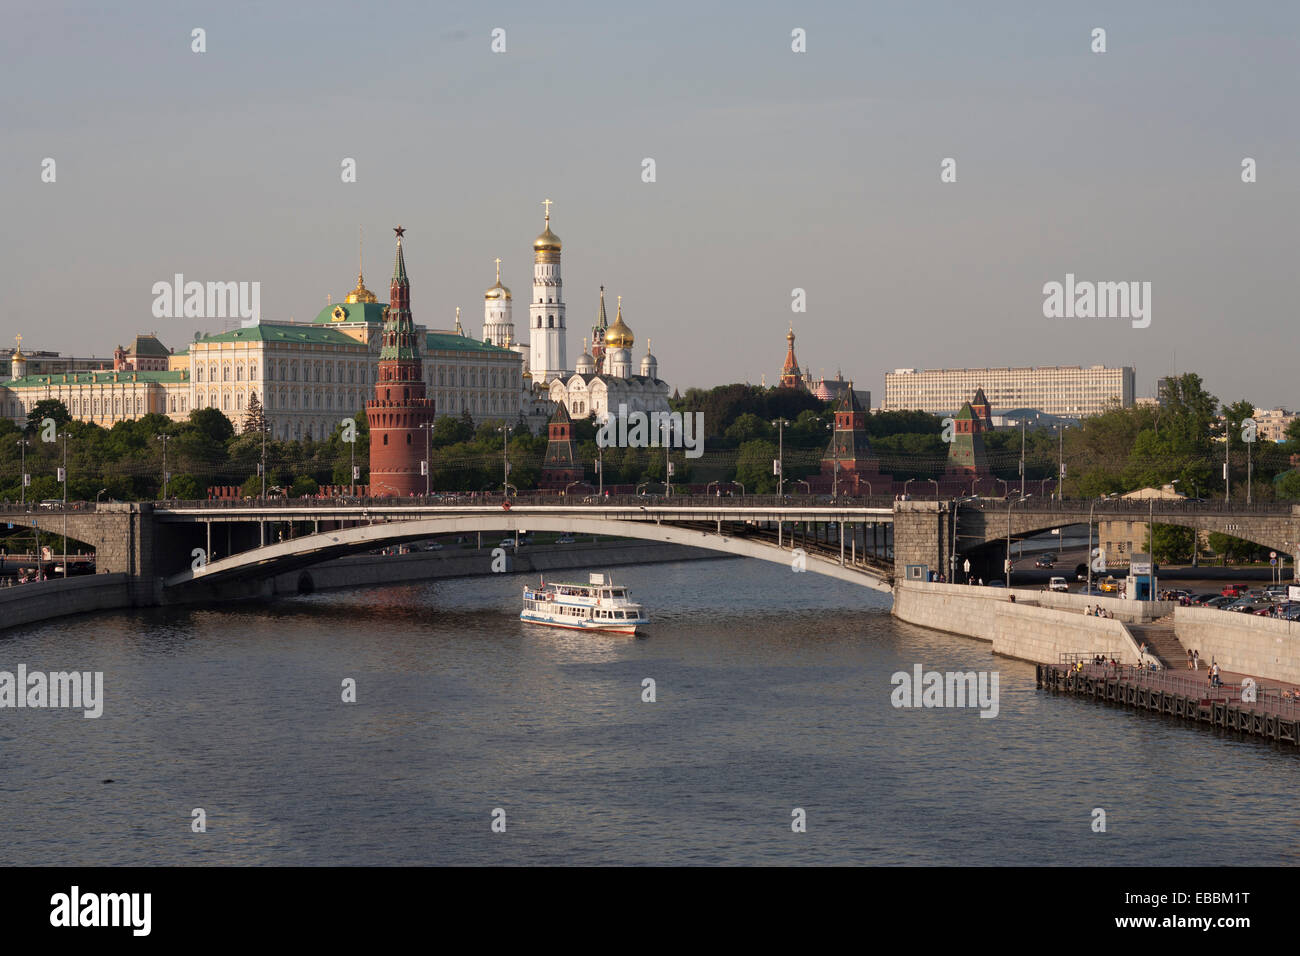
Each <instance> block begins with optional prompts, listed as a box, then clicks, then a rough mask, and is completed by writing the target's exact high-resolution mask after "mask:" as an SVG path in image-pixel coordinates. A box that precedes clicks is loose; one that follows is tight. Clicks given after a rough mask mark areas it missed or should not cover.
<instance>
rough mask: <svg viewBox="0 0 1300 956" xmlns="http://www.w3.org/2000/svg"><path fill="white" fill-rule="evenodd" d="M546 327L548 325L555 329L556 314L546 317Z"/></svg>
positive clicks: (549, 327)
mask: <svg viewBox="0 0 1300 956" xmlns="http://www.w3.org/2000/svg"><path fill="white" fill-rule="evenodd" d="M546 327H547V328H548V329H553V328H555V316H553V315H548V316H547V317H546Z"/></svg>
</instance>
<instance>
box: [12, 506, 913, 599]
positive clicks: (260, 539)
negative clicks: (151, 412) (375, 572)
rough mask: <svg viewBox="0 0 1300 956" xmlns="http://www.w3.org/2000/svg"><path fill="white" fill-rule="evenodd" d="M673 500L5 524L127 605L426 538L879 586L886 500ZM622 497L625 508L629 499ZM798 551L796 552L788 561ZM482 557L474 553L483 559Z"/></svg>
mask: <svg viewBox="0 0 1300 956" xmlns="http://www.w3.org/2000/svg"><path fill="white" fill-rule="evenodd" d="M773 497H774V496H768V503H766V504H763V503H759V502H757V501H756V500H750V499H718V498H686V497H683V498H680V499H679V498H673V499H652V500H651V502H652V503H640V502H636V499H633V501H632V502H626V501H619V500H615V501H612V502H609V503H604V502H602V503H593V504H579V503H565V502H564V499H557V498H553V497H552V498H542V499H536V500H528V499H515V500H512V501H511V502H509V507H505V505H506V504H507V503H506V502H504V501H503V500H502V499H500V498H497V499H489V500H487V501H481V500H480V501H479V502H471V503H450V504H448V503H422V502H419V501H418V500H417V501H414V502H403V501H400V500H392V499H376V500H374V501H373V502H368V503H354V502H347V501H319V500H303V501H284V502H180V503H138V504H134V503H133V504H109V505H100V506H98V507H97V508H95V507H91V508H88V509H82V510H69V511H67V512H63V511H53V512H50V511H41V512H39V513H24V514H22V515H20V516H17V520H20V521H22V523H24V524H27V523H30V521H31V520H36V521H37V522H38V523H39V526H40V528H41V530H43V531H48V532H52V533H54V534H64V533H66V534H67V535H68V537H69V538H70V539H71V540H74V541H79V542H83V543H84V544H85V545H89V546H90V547H92V548H93V549H94V550H95V553H96V564H97V570H98V571H100V572H124V573H125V574H126V575H127V577H128V580H129V581H130V582H131V596H132V602H133V603H136V604H156V603H169V602H172V601H193V600H210V599H226V598H234V597H251V596H255V595H257V594H259V593H261V592H262V590H263V586H264V584H265V582H266V581H267V580H268V579H269V578H270V577H272V576H274V575H277V574H281V573H283V572H286V571H293V570H297V569H299V568H304V567H308V566H310V565H313V564H318V563H320V562H323V561H328V560H331V559H333V558H337V557H342V556H344V555H348V554H355V553H360V552H366V551H371V550H375V549H378V548H383V547H388V546H392V545H398V544H402V543H406V542H411V541H418V540H422V539H426V538H431V537H435V536H439V535H451V534H484V535H488V536H489V538H488V540H489V542H490V541H491V536H500V535H503V534H515V533H523V532H534V531H554V532H567V533H572V534H580V535H605V536H612V537H620V538H639V539H643V540H648V541H656V542H664V543H671V544H680V545H687V546H690V547H697V548H703V549H706V550H711V551H717V552H720V553H725V554H732V555H737V556H743V557H750V558H757V559H759V560H765V561H772V562H776V563H780V564H783V565H786V566H787V567H792V568H793V567H794V566H795V565H796V564H798V565H799V566H800V568H801V569H802V570H806V571H807V572H810V573H817V574H823V575H827V576H830V577H835V578H839V579H840V580H846V581H852V582H854V583H857V584H862V585H865V586H867V587H871V588H874V589H877V590H881V591H890V590H891V589H892V584H893V564H892V560H891V559H890V558H889V542H890V540H891V535H890V534H889V525H890V524H891V523H892V520H893V509H892V502H889V501H884V502H881V503H878V504H877V503H866V502H861V501H860V502H855V503H851V504H845V503H840V504H831V503H820V502H819V503H798V502H792V501H785V502H784V503H783V504H773V503H772V499H773ZM633 502H636V503H633ZM796 552H801V553H796ZM490 560H491V558H490V556H485V558H484V561H485V568H484V570H488V566H487V564H486V562H488V561H490Z"/></svg>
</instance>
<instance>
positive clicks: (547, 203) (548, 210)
mask: <svg viewBox="0 0 1300 956" xmlns="http://www.w3.org/2000/svg"><path fill="white" fill-rule="evenodd" d="M542 205H543V206H545V207H546V221H547V222H550V221H551V201H550V200H549V199H543V200H542Z"/></svg>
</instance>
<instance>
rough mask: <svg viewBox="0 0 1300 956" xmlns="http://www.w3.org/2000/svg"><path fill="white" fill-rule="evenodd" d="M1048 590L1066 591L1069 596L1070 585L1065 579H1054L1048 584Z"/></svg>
mask: <svg viewBox="0 0 1300 956" xmlns="http://www.w3.org/2000/svg"><path fill="white" fill-rule="evenodd" d="M1047 590H1049V591H1064V592H1065V593H1067V594H1068V593H1069V592H1070V585H1069V584H1068V583H1066V580H1065V578H1052V579H1051V580H1050V581H1048V582H1047Z"/></svg>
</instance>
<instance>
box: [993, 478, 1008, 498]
mask: <svg viewBox="0 0 1300 956" xmlns="http://www.w3.org/2000/svg"><path fill="white" fill-rule="evenodd" d="M993 480H994V481H1000V482H1002V497H1003V498H1005V497H1006V496H1007V480H1006V479H1005V478H994V479H993Z"/></svg>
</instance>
